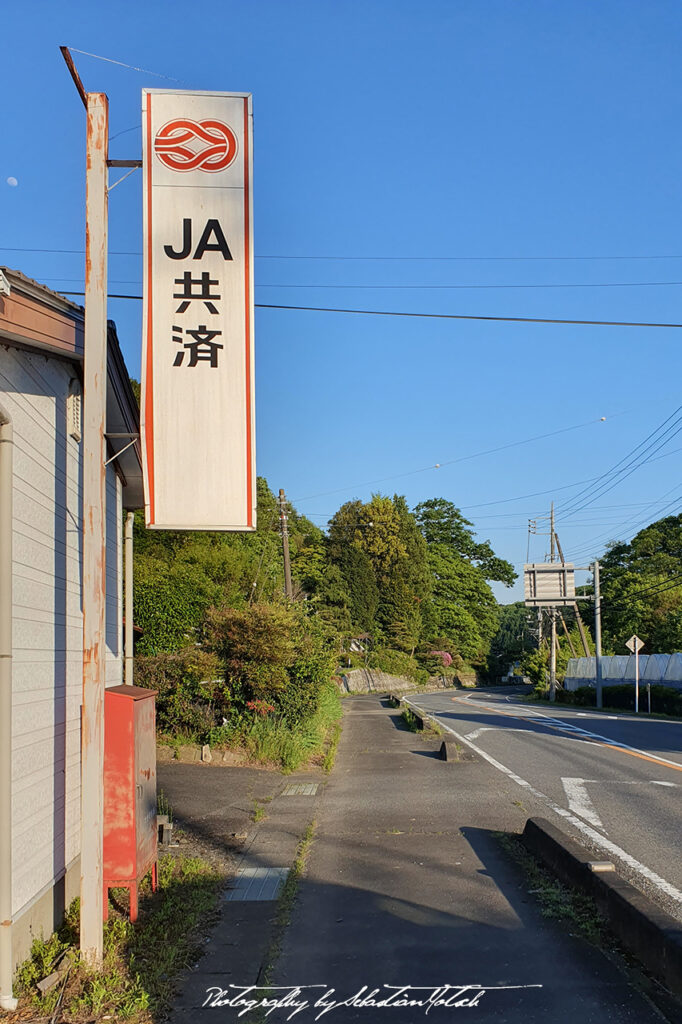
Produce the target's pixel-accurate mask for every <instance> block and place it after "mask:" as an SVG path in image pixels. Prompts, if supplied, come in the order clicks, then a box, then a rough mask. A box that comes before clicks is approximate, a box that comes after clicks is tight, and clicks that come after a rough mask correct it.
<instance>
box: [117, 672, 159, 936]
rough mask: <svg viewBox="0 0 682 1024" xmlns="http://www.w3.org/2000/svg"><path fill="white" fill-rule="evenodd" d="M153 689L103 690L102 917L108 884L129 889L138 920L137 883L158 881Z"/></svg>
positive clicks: (130, 687)
mask: <svg viewBox="0 0 682 1024" xmlns="http://www.w3.org/2000/svg"><path fill="white" fill-rule="evenodd" d="M155 697H156V691H155V690H145V689H142V688H141V687H139V686H111V687H109V688H108V689H106V690H105V691H104V919H105V920H106V918H107V913H108V903H109V889H113V888H118V887H121V888H127V889H129V891H130V920H131V921H135V920H137V892H138V886H139V884H140V882H141V881H142V879H143V878H144V876H145V875H146V874H147V872H148V871H149V870H150V869H151V872H152V888H153V889H156V884H157V867H156V862H157V839H158V830H157V826H156V705H155V700H154V698H155Z"/></svg>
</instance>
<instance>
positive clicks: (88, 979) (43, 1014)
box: [3, 855, 225, 1024]
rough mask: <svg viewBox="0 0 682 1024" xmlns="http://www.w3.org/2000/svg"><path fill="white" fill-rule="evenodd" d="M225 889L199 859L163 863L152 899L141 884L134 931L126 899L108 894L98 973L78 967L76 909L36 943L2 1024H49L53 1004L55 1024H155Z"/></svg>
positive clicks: (163, 859)
mask: <svg viewBox="0 0 682 1024" xmlns="http://www.w3.org/2000/svg"><path fill="white" fill-rule="evenodd" d="M224 882H225V879H224V876H223V875H221V874H220V873H219V872H217V871H216V870H215V869H214V868H213V867H212V866H211V865H209V864H207V863H206V862H205V861H203V860H201V859H199V858H197V857H173V856H170V855H166V856H163V857H161V858H159V888H158V891H157V892H156V893H152V892H151V886H150V883H149V880H148V879H147V880H146V881H145V883H144V884H143V886H142V890H141V892H140V916H139V919H138V921H137V922H136V923H135V924H132V923H131V922H130V921H129V920H128V919H127V916H126V909H127V893H126V892H125V890H120V889H119V890H113V891H112V894H111V897H112V898H111V908H110V916H109V920H108V921H107V922H106V924H105V926H104V964H103V968H102V970H101V971H100V972H96V973H95V972H92V971H90V970H88V968H87V967H86V965H85V964H84V963H83V962H82V961H81V959H80V954H79V950H78V933H79V907H78V901H77V900H76V901H74V903H73V904H72V906H71V907H70V908H69V911H68V913H67V916H66V920H65V922H64V925H63V927H62V928H61V929H60V930H59V932H57V933H55V934H54V935H53V936H51V937H50V938H49V939H47V940H36V941H35V942H34V944H33V949H32V954H31V957H30V958H29V959H28V960H27V961H26V962H25V963H24V964H23V965H22V966H21V967H20V968H19V971H18V975H17V982H18V984H17V988H18V994H19V997H20V998H19V1006H18V1008H17V1010H16V1012H14V1013H10V1014H7V1015H3V1024H5V1022H6V1024H15V1022H16V1024H18V1022H20V1021H22V1022H24V1021H27V1020H28V1019H33V1020H35V1019H36V1018H47V1019H48V1020H49V1019H50V1017H51V1016H52V1014H53V1013H55V1011H56V1010H57V1007H58V1002H59V1001H60V1003H61V1005H60V1006H59V1019H60V1020H63V1021H64V1022H67V1024H71V1022H73V1024H81V1022H85V1021H92V1020H93V1019H94V1020H97V1021H100V1020H105V1019H106V1020H111V1021H112V1022H114V1024H116V1022H119V1021H130V1022H132V1024H152V1022H153V1021H156V1020H159V1018H160V1016H161V1015H163V1014H164V1013H165V1012H166V1011H167V1010H168V1009H169V1007H170V999H171V996H172V992H173V983H174V979H175V978H176V977H177V976H178V975H179V973H180V972H181V971H182V970H183V969H184V968H186V967H188V966H189V965H190V964H192V963H193V962H194V960H195V958H196V955H197V952H198V950H199V949H200V941H199V930H200V929H201V932H202V934H203V932H204V931H205V929H206V925H207V924H209V923H210V922H211V921H212V919H213V916H214V914H215V913H216V910H217V902H218V896H219V893H220V890H221V889H222V887H223V885H224ZM56 968H58V969H59V970H60V971H61V970H63V971H64V974H63V979H62V980H60V982H59V983H58V984H57V985H56V986H55V987H54V988H53V989H51V991H49V992H48V993H47V994H46V995H45V996H41V995H40V992H39V990H38V988H37V983H38V982H39V981H40V980H41V979H43V978H45V977H47V976H48V975H49V974H51V973H52V971H54V970H55V969H56ZM64 968H66V970H64ZM67 972H68V973H67ZM31 1011H33V1012H32V1013H31ZM28 1014H31V1017H30V1018H29V1017H28V1016H27V1015H28Z"/></svg>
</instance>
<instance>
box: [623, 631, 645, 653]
mask: <svg viewBox="0 0 682 1024" xmlns="http://www.w3.org/2000/svg"><path fill="white" fill-rule="evenodd" d="M625 646H626V647H627V648H628V649H629V650H631V651H632V653H633V654H638V653H639V652H640V651H641V649H642V648H643V647H644V641H643V640H640V639H639V637H638V636H637V634H636V633H634V634H633V635H632V636H631V637H630V639H629V640H626V641H625Z"/></svg>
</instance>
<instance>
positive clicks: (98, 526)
mask: <svg viewBox="0 0 682 1024" xmlns="http://www.w3.org/2000/svg"><path fill="white" fill-rule="evenodd" d="M108 138H109V102H108V100H107V97H106V95H105V94H104V93H88V94H87V177H86V199H85V207H86V233H85V239H86V240H85V336H84V386H83V397H84V403H83V404H84V417H83V711H82V719H81V851H80V856H81V911H80V943H81V953H82V955H83V957H84V958H85V960H86V962H87V963H89V964H90V965H91V966H99V965H100V964H101V963H102V956H103V933H102V910H103V891H102V884H103V882H102V848H103V841H104V825H103V818H104V681H105V668H106V664H105V657H106V632H105V608H106V599H105V590H104V587H105V578H106V550H105V542H106V535H107V531H106V486H105V473H106V471H105V468H104V462H105V459H106V451H105V441H104V432H105V429H106V428H105V415H106V389H107V144H108Z"/></svg>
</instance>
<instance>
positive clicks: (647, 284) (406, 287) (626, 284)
mask: <svg viewBox="0 0 682 1024" xmlns="http://www.w3.org/2000/svg"><path fill="white" fill-rule="evenodd" d="M680 285H682V281H601V282H595V283H592V282H590V283H588V284H584V283H576V282H573V283H570V284H258V285H257V286H256V287H258V288H317V289H324V290H328V289H332V288H333V289H336V290H338V289H345V290H348V291H356V290H358V289H363V290H366V291H469V290H470V289H484V290H486V289H499V288H524V289H527V288H531V289H533V288H668V287H672V286H675V287H679V286H680Z"/></svg>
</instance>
